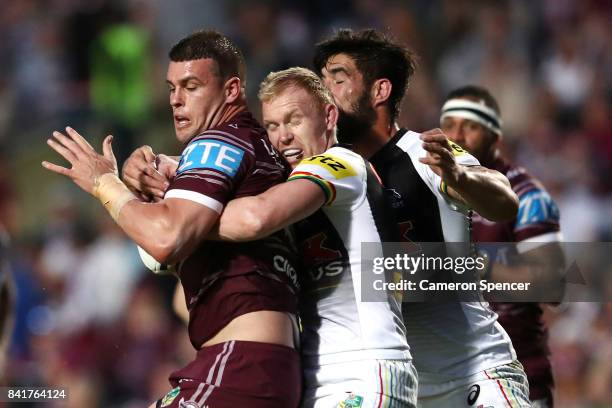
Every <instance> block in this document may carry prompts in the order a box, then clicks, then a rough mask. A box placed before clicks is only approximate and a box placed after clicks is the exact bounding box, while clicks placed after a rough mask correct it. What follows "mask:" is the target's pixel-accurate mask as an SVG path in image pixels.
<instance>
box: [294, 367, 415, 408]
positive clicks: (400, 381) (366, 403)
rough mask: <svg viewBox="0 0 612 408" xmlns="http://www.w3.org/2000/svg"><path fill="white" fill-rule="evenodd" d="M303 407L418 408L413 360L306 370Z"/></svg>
mask: <svg viewBox="0 0 612 408" xmlns="http://www.w3.org/2000/svg"><path fill="white" fill-rule="evenodd" d="M304 385H305V386H304V395H303V398H302V407H304V408H311V407H314V408H382V407H385V408H386V407H391V408H393V407H398V408H400V407H401V408H416V396H417V376H416V369H415V368H414V366H413V365H412V361H404V360H362V361H351V362H347V363H337V364H327V365H323V366H320V367H317V368H305V369H304Z"/></svg>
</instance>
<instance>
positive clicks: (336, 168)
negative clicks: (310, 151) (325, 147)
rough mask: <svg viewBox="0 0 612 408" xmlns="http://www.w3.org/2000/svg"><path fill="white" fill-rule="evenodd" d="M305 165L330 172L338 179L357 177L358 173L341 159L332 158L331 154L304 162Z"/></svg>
mask: <svg viewBox="0 0 612 408" xmlns="http://www.w3.org/2000/svg"><path fill="white" fill-rule="evenodd" d="M302 163H305V164H314V165H316V166H319V167H322V168H324V169H325V170H327V171H329V172H330V173H331V174H332V175H333V176H334V177H335V178H336V179H338V180H339V179H342V178H345V177H351V176H356V175H357V173H356V172H355V170H354V169H353V168H352V167H351V165H350V164H349V163H348V162H347V161H346V160H343V159H341V158H339V157H336V156H332V155H331V154H329V153H324V154H318V155H316V156H312V157H309V158H307V159H304V160H302Z"/></svg>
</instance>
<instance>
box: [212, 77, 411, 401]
mask: <svg viewBox="0 0 612 408" xmlns="http://www.w3.org/2000/svg"><path fill="white" fill-rule="evenodd" d="M259 98H260V100H261V102H262V115H263V122H264V126H265V127H266V129H267V131H268V135H269V137H270V140H271V141H272V143H273V144H274V146H275V147H276V148H277V150H279V151H280V152H281V153H282V154H283V156H284V157H285V158H286V159H287V160H288V161H289V163H290V164H291V166H292V167H293V172H292V173H291V175H290V176H289V179H288V181H287V182H286V183H283V184H280V185H277V186H275V187H273V188H271V189H269V190H268V191H266V192H265V193H263V194H260V195H258V196H253V197H246V198H241V199H237V200H234V201H232V202H230V203H229V205H228V206H227V208H226V210H225V212H224V213H223V214H222V216H221V220H220V233H221V236H222V237H223V238H224V239H233V240H250V239H257V238H260V237H262V236H266V235H268V234H270V233H273V232H274V231H277V230H278V229H280V228H283V227H286V226H288V225H290V224H292V223H296V224H295V229H296V235H297V239H298V243H299V247H300V248H301V255H302V262H303V269H302V271H301V273H300V274H299V276H300V282H301V290H300V308H299V311H300V318H301V322H302V327H303V330H302V336H301V339H302V342H301V347H302V350H301V351H302V367H303V370H304V381H305V387H304V396H303V402H302V406H304V407H337V406H345V407H381V406H391V407H415V406H416V375H415V374H416V373H415V370H414V367H413V365H412V362H411V356H410V351H409V347H408V344H407V343H406V339H405V328H404V325H403V324H402V319H401V305H400V303H399V302H398V300H397V299H396V298H395V297H394V296H392V295H391V294H384V295H383V296H382V298H381V301H378V302H362V301H361V296H362V295H361V293H362V292H361V281H362V277H361V274H362V265H361V244H362V242H372V243H381V242H384V241H397V239H398V233H397V228H396V226H395V223H394V219H393V217H392V215H391V212H390V209H389V208H388V206H387V205H386V201H385V199H384V196H383V191H382V186H381V184H380V182H379V180H378V178H377V176H376V174H375V172H374V171H373V170H372V168H371V165H370V164H369V163H368V162H367V161H366V160H364V159H363V158H362V157H361V156H359V155H357V154H356V153H354V152H352V151H351V150H349V149H347V148H346V147H343V146H340V145H337V140H336V120H337V116H338V110H337V108H336V106H335V105H334V103H333V98H332V96H331V94H330V92H329V90H328V89H326V88H325V86H324V85H323V83H322V81H321V80H320V79H319V78H318V77H317V76H316V74H315V73H313V72H312V71H309V70H307V69H305V68H291V69H288V70H285V71H280V72H274V73H271V74H270V75H268V77H267V78H266V79H265V80H264V81H263V82H262V84H261V88H260V92H259ZM306 217H308V218H306ZM300 220H302V221H300ZM364 273H365V272H364ZM386 278H387V279H391V278H390V277H386Z"/></svg>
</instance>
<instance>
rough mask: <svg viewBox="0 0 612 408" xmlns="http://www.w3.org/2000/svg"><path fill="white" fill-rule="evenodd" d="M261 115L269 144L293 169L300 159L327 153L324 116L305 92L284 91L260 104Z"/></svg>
mask: <svg viewBox="0 0 612 408" xmlns="http://www.w3.org/2000/svg"><path fill="white" fill-rule="evenodd" d="M261 111H262V116H263V122H264V126H265V128H266V130H267V131H268V137H269V138H270V141H271V142H272V144H273V145H274V147H276V149H277V150H278V151H279V152H280V153H281V154H282V155H283V156H284V157H285V159H286V160H287V161H288V162H289V164H290V165H291V167H292V168H293V167H296V166H297V165H298V164H299V163H300V161H301V160H302V159H303V158H307V157H310V156H314V155H316V154H320V153H323V152H324V151H325V150H327V148H328V146H327V143H328V141H329V138H327V137H326V131H327V130H328V125H327V123H326V118H325V114H324V113H323V112H322V111H321V109H320V108H319V106H318V105H317V103H316V102H315V99H314V97H313V96H311V95H310V94H309V93H308V92H306V91H305V90H304V89H301V88H297V87H289V88H287V89H285V90H284V91H283V92H281V93H280V94H278V95H276V96H274V97H273V98H272V99H270V100H268V101H266V102H263V103H262V105H261ZM334 125H335V123H334ZM332 127H333V126H332Z"/></svg>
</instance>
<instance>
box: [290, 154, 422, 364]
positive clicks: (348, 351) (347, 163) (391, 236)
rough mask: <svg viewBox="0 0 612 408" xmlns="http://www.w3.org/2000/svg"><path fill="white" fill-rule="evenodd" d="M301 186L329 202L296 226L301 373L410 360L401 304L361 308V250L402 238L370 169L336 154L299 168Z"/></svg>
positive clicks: (363, 305)
mask: <svg viewBox="0 0 612 408" xmlns="http://www.w3.org/2000/svg"><path fill="white" fill-rule="evenodd" d="M296 179H307V180H310V181H312V182H314V183H316V184H317V185H318V186H319V187H321V189H323V191H324V193H325V196H326V202H325V204H324V205H323V207H322V208H321V209H320V210H319V211H317V212H316V213H315V214H313V215H312V216H310V217H308V218H306V219H305V220H302V221H300V222H298V223H297V224H296V225H295V226H296V232H297V236H298V242H299V243H300V247H301V253H302V257H303V260H304V265H303V273H302V274H301V276H300V284H301V294H300V316H301V319H302V326H303V332H302V355H303V357H304V359H303V363H304V366H306V367H312V366H319V365H326V364H335V363H342V362H347V361H358V360H363V359H380V360H384V359H390V360H409V359H410V352H409V347H408V344H407V342H406V337H405V329H404V325H403V323H402V312H401V306H400V302H399V301H398V299H396V298H395V297H393V296H392V295H388V296H386V295H385V297H384V299H382V300H381V301H377V302H364V301H361V280H362V276H361V272H362V270H361V268H362V267H361V257H362V253H361V250H362V249H361V247H362V245H361V243H362V242H370V243H382V242H385V241H388V240H395V239H397V237H398V235H397V229H396V228H395V224H394V221H395V220H394V219H393V217H392V215H391V214H390V212H389V210H388V209H387V205H386V202H385V198H384V195H383V191H382V186H381V184H380V182H379V181H378V180H377V178H376V176H375V175H374V173H373V172H372V171H371V169H370V165H369V163H367V162H366V161H365V160H364V159H363V158H362V157H361V156H359V155H358V154H356V153H354V152H352V151H350V150H348V149H345V148H343V147H339V146H336V147H332V148H330V149H328V150H327V151H326V152H325V153H322V154H319V155H316V156H313V157H310V158H307V159H304V160H302V162H301V163H300V164H299V165H298V166H297V167H296V168H295V169H294V170H293V172H292V173H291V175H290V176H289V181H288V182H291V180H296ZM296 199H299V198H298V197H296ZM381 251H382V248H381ZM381 254H382V252H381ZM347 375H349V374H347Z"/></svg>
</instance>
